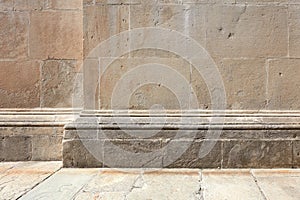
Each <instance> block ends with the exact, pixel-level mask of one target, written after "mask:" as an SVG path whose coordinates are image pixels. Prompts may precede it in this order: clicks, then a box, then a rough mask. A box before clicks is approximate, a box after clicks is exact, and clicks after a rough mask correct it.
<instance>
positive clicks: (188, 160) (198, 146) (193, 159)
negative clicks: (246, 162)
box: [163, 140, 222, 168]
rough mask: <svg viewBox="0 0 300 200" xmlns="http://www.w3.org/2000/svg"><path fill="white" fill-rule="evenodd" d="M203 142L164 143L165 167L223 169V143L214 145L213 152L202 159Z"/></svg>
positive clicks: (181, 141) (173, 141) (172, 141)
mask: <svg viewBox="0 0 300 200" xmlns="http://www.w3.org/2000/svg"><path fill="white" fill-rule="evenodd" d="M202 145H204V142H203V140H199V141H198V140H195V141H187V140H178V141H176V140H170V141H167V142H165V141H164V143H163V148H164V152H163V153H164V157H163V166H164V167H168V168H180V167H182V166H184V167H185V168H221V159H222V151H221V142H220V141H217V142H216V143H215V144H213V148H212V150H211V151H210V152H209V153H208V154H207V155H205V156H204V157H200V154H199V153H200V150H201V151H202V150H204V149H203V148H204V146H202Z"/></svg>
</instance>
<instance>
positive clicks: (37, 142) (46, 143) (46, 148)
mask: <svg viewBox="0 0 300 200" xmlns="http://www.w3.org/2000/svg"><path fill="white" fill-rule="evenodd" d="M61 144H62V136H48V135H44V136H37V137H32V160H35V161H38V160H42V161H47V160H49V161H53V160H62V145H61Z"/></svg>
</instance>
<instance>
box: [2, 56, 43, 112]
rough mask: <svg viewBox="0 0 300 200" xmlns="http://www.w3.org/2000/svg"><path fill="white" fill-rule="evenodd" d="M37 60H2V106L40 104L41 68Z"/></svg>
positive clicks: (32, 106)
mask: <svg viewBox="0 0 300 200" xmlns="http://www.w3.org/2000/svg"><path fill="white" fill-rule="evenodd" d="M39 67H40V66H39V63H38V62H35V61H20V62H14V61H1V62H0V93H1V95H0V99H1V100H0V102H1V103H0V107H2V108H35V107H39V106H40V68H39Z"/></svg>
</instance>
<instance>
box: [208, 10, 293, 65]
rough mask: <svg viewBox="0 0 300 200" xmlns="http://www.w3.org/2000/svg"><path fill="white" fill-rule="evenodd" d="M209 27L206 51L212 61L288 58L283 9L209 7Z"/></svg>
mask: <svg viewBox="0 0 300 200" xmlns="http://www.w3.org/2000/svg"><path fill="white" fill-rule="evenodd" d="M220 13H221V14H220ZM274 13H276V15H274ZM206 25H207V26H208V27H207V30H206V33H207V41H206V48H207V50H208V52H209V53H210V54H211V55H212V56H213V58H216V59H218V58H220V57H221V58H222V57H223V58H224V57H225V58H238V57H248V58H253V57H267V56H286V55H287V50H288V42H287V38H288V33H287V8H286V7H284V6H246V5H245V6H209V7H208V8H207V18H206Z"/></svg>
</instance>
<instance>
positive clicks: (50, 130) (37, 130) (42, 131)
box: [0, 126, 63, 136]
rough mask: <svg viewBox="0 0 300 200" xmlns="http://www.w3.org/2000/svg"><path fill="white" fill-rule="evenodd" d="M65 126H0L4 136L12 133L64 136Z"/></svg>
mask: <svg viewBox="0 0 300 200" xmlns="http://www.w3.org/2000/svg"><path fill="white" fill-rule="evenodd" d="M59 129H63V127H60V128H59V127H17V126H14V127H0V134H1V135H2V136H10V135H16V136H21V135H28V136H37V135H58V136H62V130H59Z"/></svg>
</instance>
